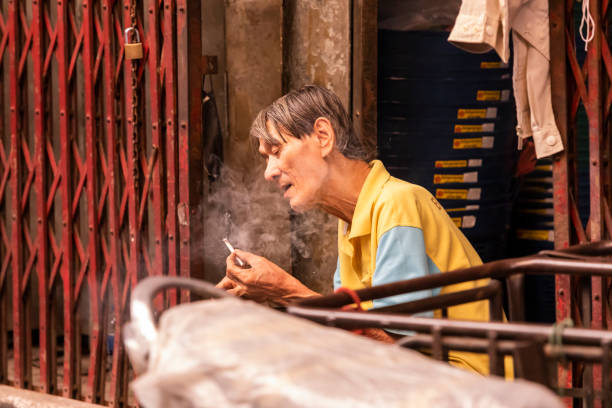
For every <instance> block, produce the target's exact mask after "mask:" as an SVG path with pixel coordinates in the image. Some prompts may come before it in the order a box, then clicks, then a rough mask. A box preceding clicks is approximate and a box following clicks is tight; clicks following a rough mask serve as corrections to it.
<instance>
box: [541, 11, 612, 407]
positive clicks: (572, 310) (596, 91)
mask: <svg viewBox="0 0 612 408" xmlns="http://www.w3.org/2000/svg"><path fill="white" fill-rule="evenodd" d="M583 1H589V9H590V13H591V15H592V17H593V21H594V24H595V27H594V37H593V40H592V41H591V42H590V43H589V46H588V52H587V54H586V58H585V60H584V63H583V65H582V66H580V64H579V59H578V57H577V54H578V53H577V48H579V47H580V48H581V47H584V43H583V42H582V41H580V40H576V38H577V35H576V27H577V26H576V22H577V21H580V17H581V16H580V15H579V13H580V10H578V9H579V8H580V5H581V4H582V3H578V7H576V2H575V1H574V0H550V24H551V28H550V32H551V44H550V51H551V71H552V72H551V73H552V92H553V105H554V109H555V115H556V117H557V124H558V126H559V130H560V131H561V133H562V136H563V139H564V144H565V146H566V150H565V152H563V153H562V154H561V155H559V156H558V157H556V158H555V160H554V164H553V178H554V207H555V247H556V248H558V249H560V248H567V247H568V246H569V245H570V244H572V243H577V242H586V241H593V242H594V241H600V240H602V239H606V238H607V239H610V237H612V215H611V213H610V203H612V201H611V199H612V191H611V190H610V187H611V186H610V182H611V177H612V174H611V171H612V170H611V167H610V163H609V160H610V153H611V150H610V148H611V147H610V136H611V132H612V128H611V127H610V111H611V109H610V108H611V105H612V87H611V86H610V81H611V80H612V53H611V52H610V45H609V44H610V42H609V40H608V35H609V34H610V30H609V21H610V13H611V10H610V7H609V0H583ZM581 104H582V105H583V106H584V109H585V112H586V116H587V119H588V147H587V146H582V147H583V148H584V147H587V148H588V152H589V154H588V156H589V157H588V166H589V169H588V172H589V183H588V185H584V184H582V185H581V183H580V180H579V178H578V175H577V156H578V153H579V147H580V146H579V141H578V138H577V128H576V124H577V121H576V119H577V113H578V109H579V106H580V105H581ZM585 188H588V189H589V191H590V193H589V194H590V197H589V202H590V205H589V209H590V214H589V221H588V223H587V225H586V227H585V226H584V225H583V224H582V222H581V220H580V217H579V211H578V205H577V200H578V193H579V191H580V189H585ZM556 289H557V290H556V298H557V320H558V321H562V320H564V319H566V318H569V317H571V318H572V319H573V320H574V321H575V322H577V324H578V325H581V326H584V327H591V328H596V329H601V328H604V329H605V328H608V329H610V328H612V280H610V279H606V278H602V277H592V278H591V279H590V281H585V280H580V279H571V278H570V277H569V276H557V277H556ZM559 375H560V378H562V379H564V380H565V385H566V386H568V387H571V386H572V384H578V383H579V382H580V381H581V377H583V376H588V377H589V378H588V379H587V380H586V381H589V380H592V382H593V384H594V388H595V389H596V390H598V389H599V390H600V389H601V366H600V365H598V366H595V367H594V368H593V370H592V371H591V370H582V369H581V367H573V368H571V367H560V368H559ZM568 406H571V403H570V402H569V401H568Z"/></svg>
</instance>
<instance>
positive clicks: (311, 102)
mask: <svg viewBox="0 0 612 408" xmlns="http://www.w3.org/2000/svg"><path fill="white" fill-rule="evenodd" d="M320 117H324V118H327V119H328V120H329V121H330V122H331V125H332V127H333V129H334V132H335V134H336V148H337V149H338V151H339V152H340V153H342V155H344V156H345V157H347V158H349V159H357V160H364V161H370V160H372V159H373V158H374V157H375V155H376V152H375V150H374V149H368V147H367V146H365V145H364V143H363V142H362V140H361V139H360V138H359V137H358V136H357V134H356V133H355V129H354V128H353V123H352V121H351V118H350V117H349V115H348V113H347V112H346V110H345V109H344V106H342V102H341V101H340V98H338V96H336V94H334V93H333V92H331V91H330V90H328V89H326V88H323V87H320V86H317V85H306V86H304V87H302V88H300V89H297V90H293V91H291V92H289V93H288V94H286V95H284V96H282V97H280V98H278V99H277V100H276V101H274V102H273V103H272V104H271V105H269V106H268V107H266V108H264V109H262V110H261V111H260V112H259V113H258V114H257V117H256V118H255V120H254V121H253V124H252V125H251V131H250V135H251V136H252V137H254V138H256V139H259V140H263V141H264V142H266V143H268V144H270V145H272V146H276V145H279V144H280V143H281V141H279V140H278V139H276V138H274V137H273V136H272V135H271V134H270V133H269V132H268V128H267V126H266V125H267V124H269V126H272V127H273V128H274V129H276V130H277V131H278V133H279V134H280V135H281V138H283V134H285V135H290V136H293V137H296V138H298V139H301V138H302V137H304V136H308V135H310V134H312V132H313V130H314V123H315V121H316V120H317V119H318V118H320ZM283 141H284V138H283Z"/></svg>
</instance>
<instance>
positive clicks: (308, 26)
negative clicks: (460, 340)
mask: <svg viewBox="0 0 612 408" xmlns="http://www.w3.org/2000/svg"><path fill="white" fill-rule="evenodd" d="M284 16H285V18H284V30H283V31H284V41H283V48H284V49H283V54H284V66H283V74H284V88H285V89H284V90H285V91H289V90H291V89H295V88H299V87H301V86H302V85H305V84H311V83H314V84H317V85H321V86H325V87H327V88H329V89H331V90H333V91H334V92H335V93H336V94H337V95H338V96H339V97H340V99H341V100H342V102H343V104H344V106H345V107H347V108H348V107H350V98H351V88H350V84H351V65H350V61H351V49H350V38H351V36H350V34H351V33H350V27H351V24H350V16H351V10H350V2H349V1H347V0H312V1H287V2H285V9H284ZM337 225H338V221H337V218H335V217H332V216H330V215H327V214H325V213H322V212H320V211H311V212H309V213H306V214H293V215H292V217H291V228H292V231H293V235H292V239H293V248H294V251H293V253H292V259H293V274H294V275H295V276H296V277H297V278H298V279H300V280H301V281H302V282H304V283H305V284H306V285H307V286H309V287H310V288H312V289H313V290H315V291H318V292H323V293H328V292H330V291H331V287H332V277H333V271H334V270H335V268H336V259H337V236H336V233H337Z"/></svg>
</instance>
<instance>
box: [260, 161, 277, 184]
mask: <svg viewBox="0 0 612 408" xmlns="http://www.w3.org/2000/svg"><path fill="white" fill-rule="evenodd" d="M279 176H280V171H279V169H278V165H277V163H276V159H275V158H274V157H269V158H268V163H266V171H264V178H265V179H266V180H267V181H276V180H277V179H278V177H279Z"/></svg>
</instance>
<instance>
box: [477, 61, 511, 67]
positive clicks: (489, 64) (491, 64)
mask: <svg viewBox="0 0 612 408" xmlns="http://www.w3.org/2000/svg"><path fill="white" fill-rule="evenodd" d="M507 66H508V64H504V63H502V62H501V61H481V62H480V68H482V69H492V68H505V67H507Z"/></svg>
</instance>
